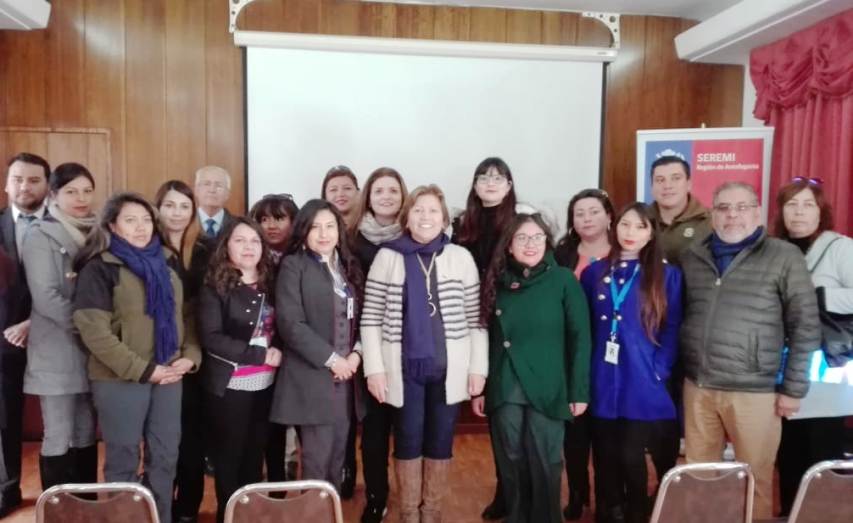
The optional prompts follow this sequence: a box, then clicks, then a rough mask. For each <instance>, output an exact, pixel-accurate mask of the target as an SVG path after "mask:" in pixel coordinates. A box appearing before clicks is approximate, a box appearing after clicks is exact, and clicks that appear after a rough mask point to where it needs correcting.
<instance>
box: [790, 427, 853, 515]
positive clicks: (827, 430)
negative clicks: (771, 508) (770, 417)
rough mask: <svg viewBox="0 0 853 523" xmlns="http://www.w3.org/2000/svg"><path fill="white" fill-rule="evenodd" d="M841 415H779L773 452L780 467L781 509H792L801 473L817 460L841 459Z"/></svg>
mask: <svg viewBox="0 0 853 523" xmlns="http://www.w3.org/2000/svg"><path fill="white" fill-rule="evenodd" d="M843 457H844V417H843V416H840V417H833V418H811V419H799V420H789V419H785V418H782V441H781V443H780V444H779V451H778V454H777V455H776V466H777V467H778V468H779V501H780V505H781V509H782V512H781V514H780V515H782V516H787V515H788V514H789V513H790V512H791V507H792V505H793V504H794V498H795V497H796V496H797V489H798V488H799V486H800V480H801V479H802V477H803V474H805V473H806V471H807V470H808V469H809V467H811V466H812V465H814V464H815V463H818V462H820V461H824V460H828V459H843Z"/></svg>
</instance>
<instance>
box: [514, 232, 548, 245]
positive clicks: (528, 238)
mask: <svg viewBox="0 0 853 523" xmlns="http://www.w3.org/2000/svg"><path fill="white" fill-rule="evenodd" d="M547 238H548V236H546V235H545V234H543V233H541V232H540V233H537V234H532V235H527V234H524V233H521V234H516V235H515V236H513V237H512V241H513V243H518V244H521V245H531V244H532V245H535V246H537V247H538V246H540V245H545V240H546V239H547Z"/></svg>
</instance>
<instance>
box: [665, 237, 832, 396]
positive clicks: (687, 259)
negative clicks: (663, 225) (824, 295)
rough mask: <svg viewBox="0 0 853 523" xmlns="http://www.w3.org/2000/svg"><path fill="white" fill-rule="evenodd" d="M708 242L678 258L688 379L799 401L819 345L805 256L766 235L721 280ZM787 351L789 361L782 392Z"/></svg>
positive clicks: (710, 386) (683, 340) (692, 247)
mask: <svg viewBox="0 0 853 523" xmlns="http://www.w3.org/2000/svg"><path fill="white" fill-rule="evenodd" d="M709 240H710V236H709V237H708V238H707V239H705V241H703V242H701V243H695V244H693V245H692V246H691V247H690V248H689V249H688V250H687V251H685V253H684V254H683V255H682V258H681V264H682V268H683V270H684V281H685V286H686V289H685V294H684V298H685V300H684V321H683V323H682V326H681V334H680V347H681V356H682V358H683V361H684V367H685V372H686V375H687V377H688V378H689V379H690V380H692V381H694V382H695V383H696V384H697V385H698V386H700V387H708V388H712V389H720V390H730V391H741V392H773V391H774V390H778V391H779V392H781V393H783V394H786V395H788V396H792V397H795V398H802V397H803V396H805V394H806V392H807V391H808V387H809V382H808V379H807V376H806V366H807V364H808V357H809V353H810V352H811V351H814V350H816V349H817V348H818V347H819V346H820V340H821V329H820V319H819V317H818V309H817V296H816V295H815V290H814V285H812V281H811V276H810V275H809V272H808V270H807V269H806V263H805V260H804V258H803V255H802V253H800V251H799V249H797V247H795V246H794V245H791V244H789V243H788V242H785V241H783V240H779V239H776V238H768V237H767V236H766V233H764V234H762V235H761V237H759V239H758V240H757V241H756V242H755V243H754V244H753V245H751V246H749V247H747V248H745V249H744V250H743V251H741V252H740V253H739V254H738V255H737V256H736V257H735V259H734V260H733V261H732V263H731V265H730V266H729V267H728V269H727V270H726V272H725V274H723V275H720V274H719V273H718V271H717V267H716V265H715V264H714V259H713V256H712V255H711V251H710V249H709V245H708V244H709ZM785 345H787V346H788V347H789V350H790V354H789V357H788V362H787V366H786V368H785V374H784V378H783V380H782V383H781V385H780V386H779V387H778V388H777V385H776V376H777V373H778V371H779V368H780V366H781V359H782V350H783V347H784V346H785Z"/></svg>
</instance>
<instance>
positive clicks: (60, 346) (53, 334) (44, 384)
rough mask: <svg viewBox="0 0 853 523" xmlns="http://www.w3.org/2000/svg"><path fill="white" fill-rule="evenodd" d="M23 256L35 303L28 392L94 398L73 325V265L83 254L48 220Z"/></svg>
mask: <svg viewBox="0 0 853 523" xmlns="http://www.w3.org/2000/svg"><path fill="white" fill-rule="evenodd" d="M21 250H22V251H23V252H22V253H21V259H22V261H23V263H24V267H25V268H26V273H27V284H28V285H29V289H30V294H31V295H32V300H33V307H32V312H31V313H30V321H31V324H30V338H29V343H28V344H27V371H26V374H25V375H24V392H26V393H27V394H36V395H56V394H77V393H82V392H88V391H89V379H88V374H87V373H86V361H87V359H88V355H87V354H86V352H84V351H83V349H82V348H81V345H80V344H79V342H78V339H77V336H76V335H75V334H74V330H73V329H74V327H73V325H72V322H71V299H72V296H73V294H74V284H75V276H76V275H75V274H74V273H73V272H72V268H71V264H72V262H73V260H74V256H75V255H76V254H77V251H78V250H79V249H78V247H77V245H76V244H75V243H74V242H73V241H72V239H71V236H70V235H69V234H68V232H67V231H66V230H65V227H64V226H63V225H62V224H61V223H59V222H58V221H56V219H54V218H52V217H49V216H48V217H45V218H44V219H43V220H39V221H37V222H35V223H33V224H32V225H31V226H30V227H29V229H28V230H27V235H26V237H25V238H24V244H23V247H22V249H21Z"/></svg>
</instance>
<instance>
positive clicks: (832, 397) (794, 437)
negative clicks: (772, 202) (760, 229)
mask: <svg viewBox="0 0 853 523" xmlns="http://www.w3.org/2000/svg"><path fill="white" fill-rule="evenodd" d="M776 204H777V205H778V208H777V210H778V213H777V220H776V234H777V236H779V237H781V238H783V239H786V240H788V241H789V242H791V243H793V244H794V245H796V246H798V247H799V248H800V249H801V250H802V251H803V254H805V256H806V265H807V266H808V268H809V272H811V275H812V283H814V286H815V288H816V289H817V293H818V303H819V304H820V306H821V309H823V310H825V311H827V312H830V313H835V314H845V315H849V314H853V263H851V262H850V260H851V259H853V239H851V238H849V237H847V236H844V235H843V234H838V233H837V232H834V231H832V227H833V220H832V209H831V207H830V206H829V202H827V199H826V197H825V196H824V186H823V181H822V180H820V179H819V178H804V177H796V178H794V179H793V180H792V181H791V182H790V183H789V184H787V185H785V186H784V187H782V188H780V189H779V193H778V196H777V198H776ZM844 364H845V362H844V361H843V359H842V361H827V358H826V357H825V355H824V352H823V351H816V352H815V353H814V354H812V358H811V363H810V365H809V378H810V379H811V380H812V384H811V386H810V388H809V393H808V395H806V397H805V398H803V399H802V400H801V402H800V407H799V412H797V413H796V414H795V415H794V416H792V417H791V418H790V419H783V420H782V441H781V443H780V445H779V454H778V456H777V460H776V464H777V466H778V467H779V494H780V496H779V498H780V505H781V509H782V510H781V515H783V516H787V515H788V513H789V512H790V510H791V507H792V505H793V502H794V496H795V495H796V493H797V488H798V486H799V483H800V479H801V478H802V476H803V474H804V473H805V472H806V470H808V468H809V467H810V466H812V465H814V464H815V463H817V462H819V461H823V460H828V459H842V458H843V457H844V418H845V416H850V415H853V388H851V387H849V386H848V385H847V384H846V381H845V380H844V379H843V376H844V375H845V373H850V372H851V369H853V361H849V360H847V361H846V368H839V367H838V366H843V365H844ZM832 367H836V368H832Z"/></svg>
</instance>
